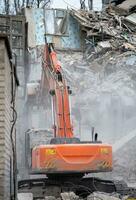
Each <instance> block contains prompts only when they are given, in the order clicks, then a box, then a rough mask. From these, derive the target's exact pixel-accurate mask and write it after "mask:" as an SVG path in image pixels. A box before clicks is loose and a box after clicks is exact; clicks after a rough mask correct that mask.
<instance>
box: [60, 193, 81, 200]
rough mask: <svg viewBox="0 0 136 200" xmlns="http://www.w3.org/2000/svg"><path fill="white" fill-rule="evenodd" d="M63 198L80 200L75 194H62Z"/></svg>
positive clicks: (65, 199) (64, 199)
mask: <svg viewBox="0 0 136 200" xmlns="http://www.w3.org/2000/svg"><path fill="white" fill-rule="evenodd" d="M61 197H62V199H63V200H78V199H79V196H77V195H76V194H75V193H74V192H64V193H61Z"/></svg>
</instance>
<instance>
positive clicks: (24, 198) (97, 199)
mask: <svg viewBox="0 0 136 200" xmlns="http://www.w3.org/2000/svg"><path fill="white" fill-rule="evenodd" d="M83 199H84V200H120V199H122V200H127V199H129V196H124V197H123V196H121V197H120V196H119V195H118V194H117V193H115V194H114V193H113V194H108V193H102V192H94V193H92V194H90V195H89V196H87V197H86V198H82V197H79V196H78V195H76V194H75V193H74V192H64V193H61V194H60V197H58V198H57V197H55V196H45V198H44V199H41V198H40V199H37V200H83ZM18 200H33V195H32V193H19V194H18Z"/></svg>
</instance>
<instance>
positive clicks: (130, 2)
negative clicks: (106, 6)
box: [117, 0, 136, 12]
mask: <svg viewBox="0 0 136 200" xmlns="http://www.w3.org/2000/svg"><path fill="white" fill-rule="evenodd" d="M117 7H118V8H120V9H122V10H125V11H127V12H129V11H130V10H131V9H133V8H134V7H136V1H134V0H126V1H123V2H122V3H121V4H119V5H118V6H117Z"/></svg>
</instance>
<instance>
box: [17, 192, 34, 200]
mask: <svg viewBox="0 0 136 200" xmlns="http://www.w3.org/2000/svg"><path fill="white" fill-rule="evenodd" d="M17 198H18V200H33V194H32V193H18V195H17Z"/></svg>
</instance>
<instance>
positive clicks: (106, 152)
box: [101, 148, 109, 154]
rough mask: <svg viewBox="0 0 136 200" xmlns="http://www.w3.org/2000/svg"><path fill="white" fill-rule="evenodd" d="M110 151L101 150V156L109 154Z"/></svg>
mask: <svg viewBox="0 0 136 200" xmlns="http://www.w3.org/2000/svg"><path fill="white" fill-rule="evenodd" d="M108 153H109V150H108V149H107V148H101V154H108Z"/></svg>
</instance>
